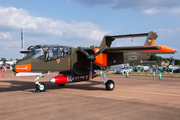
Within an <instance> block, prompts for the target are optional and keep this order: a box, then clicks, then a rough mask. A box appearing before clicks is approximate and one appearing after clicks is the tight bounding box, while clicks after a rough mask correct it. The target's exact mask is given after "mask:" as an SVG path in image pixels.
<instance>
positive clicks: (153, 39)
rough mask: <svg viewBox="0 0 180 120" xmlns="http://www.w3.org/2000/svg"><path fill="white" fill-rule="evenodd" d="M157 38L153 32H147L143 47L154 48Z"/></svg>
mask: <svg viewBox="0 0 180 120" xmlns="http://www.w3.org/2000/svg"><path fill="white" fill-rule="evenodd" d="M157 37H158V35H157V34H156V33H155V32H153V31H151V32H149V34H148V36H147V38H146V42H145V44H144V46H154V45H155V42H156V38H157Z"/></svg>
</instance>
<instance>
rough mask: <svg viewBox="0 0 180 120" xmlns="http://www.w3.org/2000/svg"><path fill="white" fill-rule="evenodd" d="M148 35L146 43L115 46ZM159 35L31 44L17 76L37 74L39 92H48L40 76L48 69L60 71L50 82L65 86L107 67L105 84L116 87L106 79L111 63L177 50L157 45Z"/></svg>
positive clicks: (14, 68) (16, 66)
mask: <svg viewBox="0 0 180 120" xmlns="http://www.w3.org/2000/svg"><path fill="white" fill-rule="evenodd" d="M144 36H147V38H146V41H145V44H144V46H131V47H111V43H112V42H113V41H114V40H115V39H116V38H128V37H144ZM157 37H158V35H157V34H156V33H154V32H152V31H151V32H149V33H142V34H130V35H117V36H108V35H106V36H104V37H103V39H102V42H101V44H100V46H99V47H97V48H85V49H83V48H81V47H78V48H73V47H70V46H60V45H36V46H30V47H29V48H28V49H27V50H26V51H21V53H24V54H26V56H25V57H24V58H23V59H21V60H19V61H18V62H17V63H16V64H15V65H14V66H13V71H14V72H15V73H14V75H15V76H36V78H35V84H36V91H40V92H41V91H45V85H44V83H42V82H39V77H40V76H44V75H45V74H46V73H47V72H48V71H58V72H59V73H60V74H59V75H58V76H55V77H53V78H52V79H50V82H52V83H54V84H58V85H59V86H63V85H65V84H66V83H69V82H77V81H83V80H91V79H93V78H94V77H96V76H98V75H97V74H95V72H94V70H98V69H102V70H104V76H103V84H104V85H105V87H106V89H107V90H113V89H114V87H115V83H114V82H113V80H108V81H106V73H107V71H108V69H109V68H110V66H111V65H117V64H123V63H128V62H133V61H139V60H144V59H149V58H150V55H151V54H172V53H175V50H173V49H172V48H169V47H167V46H163V45H155V42H156V38H157Z"/></svg>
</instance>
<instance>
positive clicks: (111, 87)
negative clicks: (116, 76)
mask: <svg viewBox="0 0 180 120" xmlns="http://www.w3.org/2000/svg"><path fill="white" fill-rule="evenodd" d="M107 72H108V69H105V71H104V76H103V84H104V85H105V86H106V90H114V87H115V84H114V81H113V80H108V81H107V82H106V75H107Z"/></svg>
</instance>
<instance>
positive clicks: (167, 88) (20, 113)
mask: <svg viewBox="0 0 180 120" xmlns="http://www.w3.org/2000/svg"><path fill="white" fill-rule="evenodd" d="M56 75H57V73H50V74H46V75H45V77H43V78H40V82H44V83H45V85H46V89H47V90H48V91H49V92H41V93H32V91H33V90H35V84H34V79H35V77H15V76H12V71H9V70H8V71H7V72H6V73H5V78H4V79H2V78H1V72H0V120H180V78H175V77H163V76H162V79H159V77H158V76H157V77H152V76H132V75H130V76H129V78H126V76H122V75H120V74H112V75H108V76H107V79H112V80H114V82H115V89H114V90H113V91H107V90H105V86H104V85H102V79H103V78H102V77H101V76H99V77H96V78H95V79H93V80H92V81H84V82H76V83H69V84H66V85H65V86H63V87H59V86H58V85H55V84H52V83H50V82H49V79H50V78H52V77H54V76H56Z"/></svg>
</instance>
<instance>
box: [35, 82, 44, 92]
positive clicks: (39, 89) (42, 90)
mask: <svg viewBox="0 0 180 120" xmlns="http://www.w3.org/2000/svg"><path fill="white" fill-rule="evenodd" d="M39 84H41V87H40V86H39V85H38V84H36V90H37V91H40V92H44V91H45V90H46V89H45V84H44V83H43V82H39Z"/></svg>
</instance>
